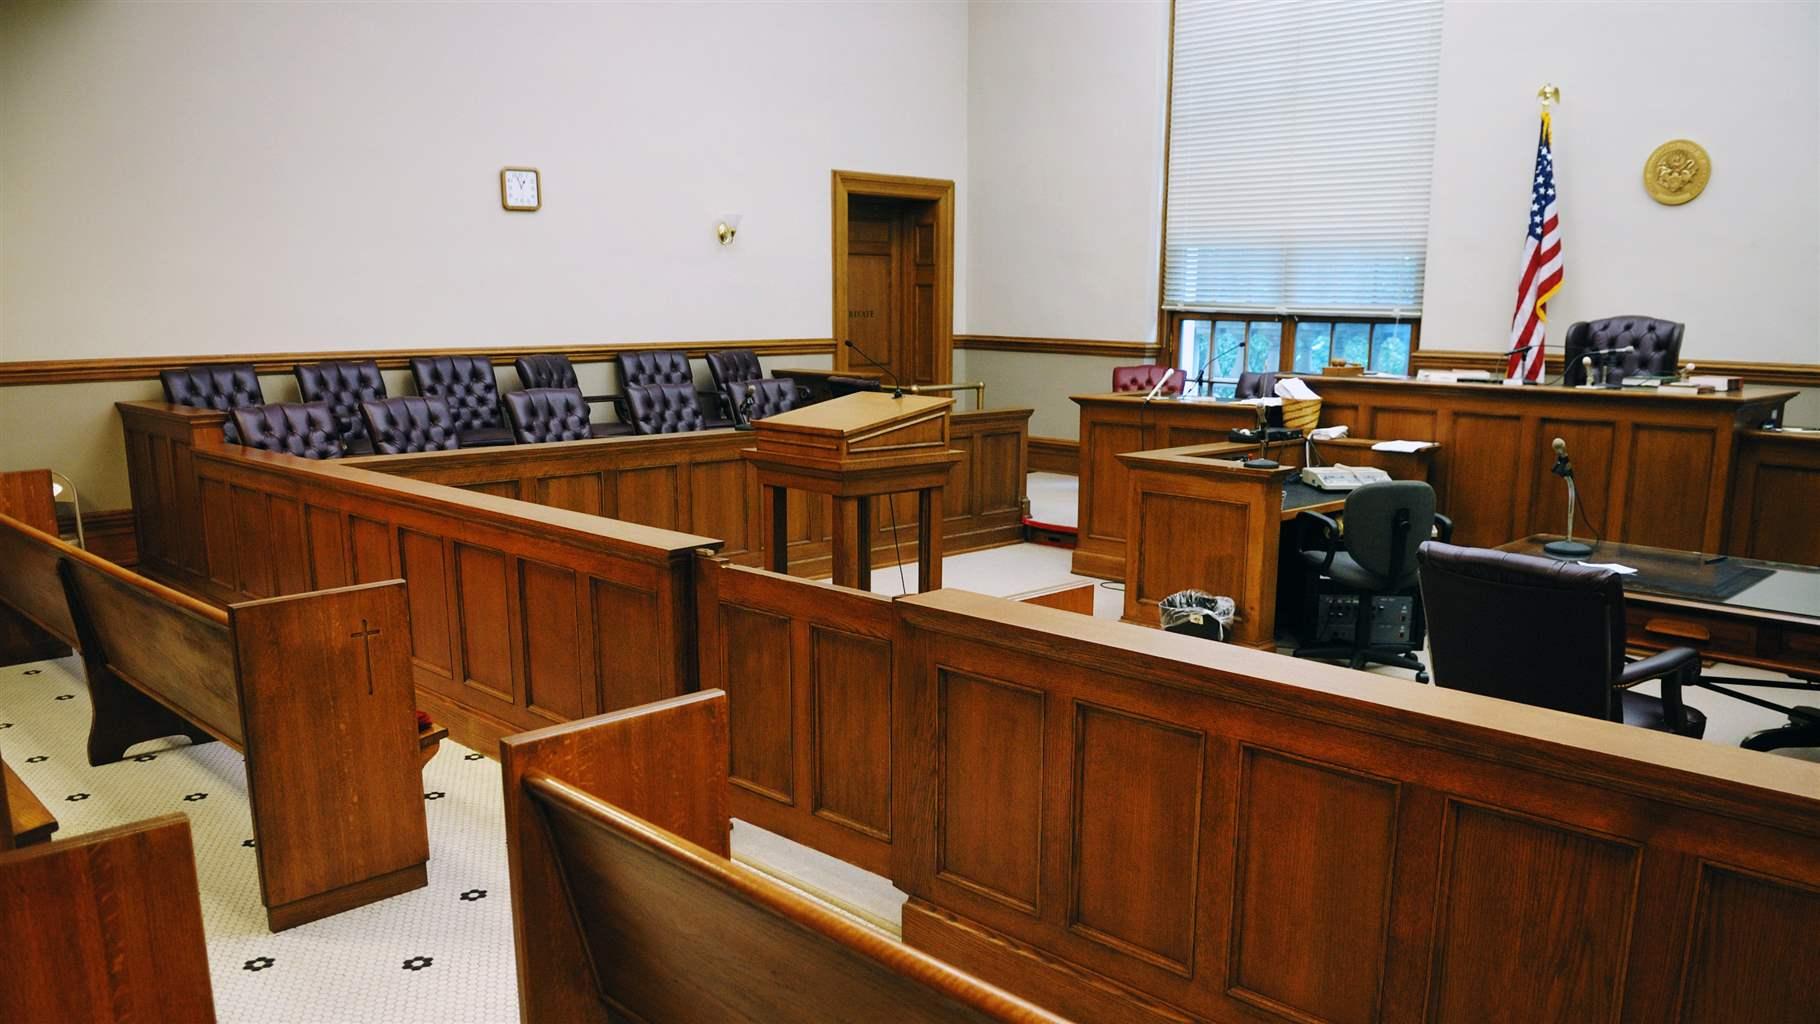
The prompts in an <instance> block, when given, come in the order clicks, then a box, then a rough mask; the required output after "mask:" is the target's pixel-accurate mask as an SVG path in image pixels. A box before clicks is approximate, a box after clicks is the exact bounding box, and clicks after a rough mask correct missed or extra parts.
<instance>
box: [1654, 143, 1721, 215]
mask: <svg viewBox="0 0 1820 1024" xmlns="http://www.w3.org/2000/svg"><path fill="white" fill-rule="evenodd" d="M1712 173H1713V161H1712V158H1711V157H1709V156H1707V155H1706V150H1704V149H1701V148H1700V144H1699V143H1698V142H1693V141H1690V140H1688V139H1675V140H1673V141H1672V142H1664V143H1663V144H1661V145H1660V146H1657V147H1656V151H1655V152H1654V153H1651V154H1650V155H1649V159H1648V160H1646V161H1644V163H1643V189H1644V191H1646V192H1648V193H1649V197H1650V198H1651V199H1654V200H1655V201H1656V202H1658V203H1661V204H1662V205H1664V206H1680V205H1681V204H1682V203H1687V202H1692V201H1693V199H1694V197H1695V196H1697V195H1699V194H1700V193H1701V192H1703V191H1705V189H1706V179H1707V178H1708V177H1710V176H1711V175H1712Z"/></svg>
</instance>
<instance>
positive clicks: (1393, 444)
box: [1371, 441, 1434, 452]
mask: <svg viewBox="0 0 1820 1024" xmlns="http://www.w3.org/2000/svg"><path fill="white" fill-rule="evenodd" d="M1431 444H1434V442H1433V441H1379V442H1378V443H1377V444H1374V445H1372V446H1371V450H1372V451H1374V452H1419V451H1421V450H1422V449H1424V448H1426V447H1428V446H1429V445H1431Z"/></svg>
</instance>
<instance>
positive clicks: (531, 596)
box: [176, 446, 717, 749]
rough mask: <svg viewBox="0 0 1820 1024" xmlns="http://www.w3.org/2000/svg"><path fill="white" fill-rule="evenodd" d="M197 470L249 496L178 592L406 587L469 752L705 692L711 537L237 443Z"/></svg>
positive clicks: (429, 706)
mask: <svg viewBox="0 0 1820 1024" xmlns="http://www.w3.org/2000/svg"><path fill="white" fill-rule="evenodd" d="M450 454H456V453H450ZM195 460H196V466H197V472H198V474H199V475H200V477H201V480H202V486H203V487H204V489H205V490H207V491H209V492H210V493H219V494H221V495H236V496H237V499H236V500H235V501H230V502H229V503H228V504H227V505H226V506H218V505H215V504H211V505H210V506H208V507H209V509H210V510H211V514H210V515H209V516H207V517H206V518H205V520H204V522H205V523H207V524H212V523H215V522H217V521H222V520H224V519H226V518H227V517H224V516H221V515H215V514H212V513H213V510H214V509H216V508H220V507H225V508H227V509H229V510H231V511H237V512H238V514H237V515H236V516H235V517H234V518H233V520H232V521H231V523H230V525H232V526H234V527H235V528H234V529H231V530H229V531H227V535H226V536H219V534H220V533H221V532H222V531H220V530H217V529H211V531H210V538H211V540H210V551H209V562H208V565H207V567H206V568H207V571H208V575H209V577H210V579H208V580H204V581H202V582H200V583H198V582H197V581H196V580H195V579H193V578H189V579H186V578H183V577H179V578H177V580H176V582H179V583H183V584H185V585H187V586H189V587H190V588H191V589H193V590H196V591H198V592H200V593H201V594H203V595H204V596H206V597H209V598H211V599H213V600H215V601H217V602H219V603H224V604H225V603H229V602H232V601H237V600H243V599H246V598H256V597H267V596H274V595H273V593H272V591H273V590H276V589H278V588H277V582H276V581H278V580H284V581H294V582H297V583H299V584H306V585H310V586H321V585H322V584H323V583H324V581H325V579H327V578H331V577H332V578H335V579H341V578H352V579H355V580H362V581H364V580H369V579H375V578H377V579H392V578H403V579H404V580H405V585H406V589H407V592H408V594H409V602H410V609H411V618H410V620H409V621H410V628H409V634H410V638H411V645H410V655H411V665H412V673H413V676H414V678H415V681H416V686H417V693H418V699H419V701H420V702H421V706H423V707H424V708H425V709H426V710H429V711H430V712H431V713H432V714H433V715H434V716H435V717H436V718H437V720H438V721H441V722H444V723H446V724H447V725H448V726H449V727H450V731H451V734H452V735H453V736H455V738H456V739H457V740H458V741H459V742H462V743H463V744H465V745H467V746H472V747H478V748H482V749H485V748H486V747H487V746H489V745H490V744H491V743H493V742H494V741H496V740H497V738H498V737H500V736H503V735H505V734H507V733H510V732H514V731H519V730H522V729H526V728H533V727H536V726H539V725H542V724H546V723H548V722H549V721H551V720H553V719H558V718H562V717H567V716H569V715H570V714H591V713H594V712H596V711H599V710H601V709H603V708H613V707H623V706H627V705H629V704H638V703H644V702H646V701H649V700H652V699H656V698H658V697H661V696H666V695H670V694H675V693H679V692H686V691H687V690H689V689H691V688H693V685H694V678H695V658H694V648H693V644H692V643H690V641H689V629H690V621H689V615H690V597H689V585H690V584H689V580H688V575H687V574H688V569H689V564H690V562H689V559H690V557H691V555H692V552H693V550H694V549H696V548H698V547H710V548H711V547H713V546H714V545H715V544H716V543H717V542H716V541H714V540H713V539H712V538H708V537H702V536H697V535H692V534H678V533H670V532H667V531H663V530H657V529H651V528H648V527H643V526H638V525H634V524H631V523H622V522H617V521H613V520H608V519H602V518H599V517H597V516H589V515H582V514H578V513H573V512H565V511H560V510H556V509H550V508H545V507H543V506H538V505H533V504H530V503H527V502H520V501H515V500H512V499H507V498H499V497H492V496H486V495H481V494H476V493H473V492H470V491H463V490H456V489H453V488H449V487H443V486H440V485H437V484H429V483H423V482H419V481H415V480H408V479H404V478H401V477H397V476H392V475H385V474H379V473H374V472H372V471H371V470H368V469H363V468H360V466H359V465H357V464H355V463H354V462H352V461H349V462H346V463H335V462H312V461H309V460H305V459H297V458H292V457H290V456H286V455H276V454H272V453H266V452H253V451H249V450H246V449H241V448H238V447H227V446H216V447H214V448H212V449H197V450H196V453H195ZM273 508H282V509H290V508H300V509H301V510H302V514H301V515H295V514H291V513H289V512H286V513H282V514H280V515H278V516H274V515H273V514H272V512H271V510H272V509H273ZM248 566H252V567H260V566H281V567H283V568H282V570H281V571H278V572H276V573H273V572H268V571H266V570H263V569H261V570H259V571H249V570H248V569H247V568H244V567H248ZM217 576H219V578H220V579H219V580H217V579H215V577H217ZM220 580H229V581H233V583H232V584H231V585H225V586H224V585H222V583H221V582H220Z"/></svg>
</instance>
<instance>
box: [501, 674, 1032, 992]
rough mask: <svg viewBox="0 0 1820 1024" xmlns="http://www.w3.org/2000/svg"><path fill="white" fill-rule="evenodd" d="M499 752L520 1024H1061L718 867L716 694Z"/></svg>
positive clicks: (721, 720) (721, 756) (722, 795)
mask: <svg viewBox="0 0 1820 1024" xmlns="http://www.w3.org/2000/svg"><path fill="white" fill-rule="evenodd" d="M500 753H501V757H500V761H501V764H502V766H503V769H504V771H503V775H504V781H505V801H506V850H507V855H508V857H509V859H510V862H511V872H512V926H513V931H514V934H515V936H516V939H517V944H518V945H517V952H518V1005H519V1017H520V1019H521V1020H522V1021H525V1022H526V1024H542V1022H546V1021H547V1022H555V1021H562V1022H571V1021H585V1022H595V1024H606V1022H607V1021H608V1020H609V1019H619V1018H618V1017H617V1016H615V1015H617V1014H625V1015H626V1016H628V1017H630V1018H631V1019H634V1020H648V1021H672V1020H674V1021H685V1020H687V1021H693V1020H717V1021H755V1022H756V1021H765V1022H771V1021H822V1020H856V1021H857V1020H890V1021H1032V1022H1035V1021H1050V1022H1055V1021H1060V1020H1061V1018H1058V1017H1055V1016H1053V1015H1051V1014H1049V1013H1047V1012H1046V1011H1044V1010H1041V1009H1039V1008H1037V1007H1035V1006H1033V1005H1031V1004H1029V1003H1027V1002H1024V1001H1023V1000H1021V999H1019V998H1017V997H1016V996H1013V995H1010V994H1008V993H1006V992H1004V991H1001V990H999V989H996V988H993V987H992V986H990V985H987V984H985V983H983V982H981V981H978V980H977V979H975V978H973V977H971V976H969V975H967V974H963V973H962V972H960V971H958V970H956V969H954V968H953V967H951V966H949V965H947V964H945V963H943V962H941V961H940V960H937V959H935V958H933V957H930V956H928V955H926V954H923V953H919V952H917V951H916V950H913V949H911V948H909V947H908V946H905V945H903V944H902V943H899V942H896V941H894V940H892V939H890V938H888V937H886V936H884V935H883V934H881V933H879V932H876V931H873V930H871V929H869V928H866V927H863V926H861V925H857V924H854V923H852V922H850V921H849V920H847V919H846V918H844V917H841V916H839V915H838V914H836V913H835V912H833V911H831V910H827V909H824V908H822V907H821V906H819V905H817V904H814V903H812V902H810V901H808V900H806V899H804V898H802V897H800V896H797V895H796V894H794V893H792V892H790V891H788V890H786V889H784V888H782V887H781V886H779V885H777V884H776V883H774V882H771V881H770V880H768V879H767V878H765V877H764V876H763V875H760V874H759V873H757V872H756V871H753V870H751V869H748V868H745V867H742V866H741V865H738V864H735V863H733V862H732V861H730V860H728V859H727V853H728V848H727V847H728V818H727V703H726V695H725V694H723V693H721V692H720V691H718V690H713V691H706V692H703V693H698V694H691V695H689V696H685V697H674V698H671V699H669V700H664V701H659V702H657V703H655V704H647V705H645V706H643V707H639V708H633V709H629V710H626V711H620V712H615V713H612V714H607V715H601V716H599V717H596V718H591V719H587V720H584V721H579V722H572V723H569V724H566V725H559V726H552V727H550V728H547V729H540V730H537V731H535V732H528V733H523V734H520V735H517V736H509V737H507V738H506V739H505V740H503V741H502V742H501V744H500Z"/></svg>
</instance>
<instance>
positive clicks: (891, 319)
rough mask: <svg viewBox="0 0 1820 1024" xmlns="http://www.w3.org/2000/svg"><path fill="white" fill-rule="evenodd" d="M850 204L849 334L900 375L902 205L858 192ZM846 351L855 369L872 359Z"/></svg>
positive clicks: (848, 262) (902, 278)
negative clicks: (858, 194) (870, 197)
mask: <svg viewBox="0 0 1820 1024" xmlns="http://www.w3.org/2000/svg"><path fill="white" fill-rule="evenodd" d="M848 210H849V213H848V218H847V340H850V341H852V342H853V344H854V345H856V346H858V347H859V350H860V352H863V353H864V354H865V356H866V357H867V358H870V359H872V360H874V361H876V362H877V363H881V364H883V365H884V366H886V367H888V368H889V369H890V370H891V372H892V373H894V374H898V375H899V379H900V380H901V379H903V376H902V366H903V362H902V359H901V357H900V354H899V353H900V352H901V350H902V348H903V346H902V342H901V339H900V337H899V335H900V334H901V331H900V329H899V325H900V324H901V323H902V319H903V317H902V315H901V314H902V307H903V305H904V290H903V281H904V266H903V258H902V257H903V245H902V236H903V228H902V220H903V210H902V209H901V208H900V206H899V204H898V203H895V202H892V201H890V200H882V199H869V198H860V197H857V196H856V197H854V199H853V201H852V205H851V206H850V207H849V208H848ZM848 356H849V365H851V366H852V367H853V368H855V369H863V368H870V367H871V365H872V364H870V363H868V362H867V361H866V359H864V358H860V357H859V356H858V355H856V354H854V353H848ZM905 383H909V381H908V380H905Z"/></svg>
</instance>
